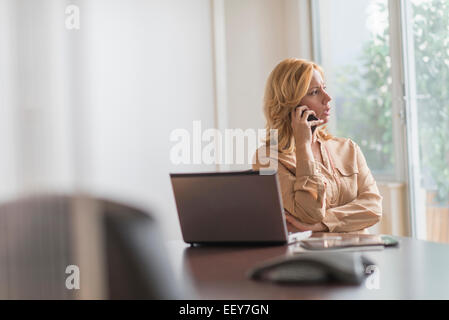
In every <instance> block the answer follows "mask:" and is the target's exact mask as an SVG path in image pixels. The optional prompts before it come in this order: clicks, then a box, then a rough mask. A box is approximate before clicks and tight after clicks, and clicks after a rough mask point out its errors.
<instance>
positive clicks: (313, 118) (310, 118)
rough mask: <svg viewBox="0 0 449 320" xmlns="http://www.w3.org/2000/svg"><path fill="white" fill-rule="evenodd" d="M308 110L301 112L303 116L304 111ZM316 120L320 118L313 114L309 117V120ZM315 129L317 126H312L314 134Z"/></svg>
mask: <svg viewBox="0 0 449 320" xmlns="http://www.w3.org/2000/svg"><path fill="white" fill-rule="evenodd" d="M306 111H307V110H304V111H303V112H302V113H301V117H302V115H303V114H304V112H306ZM315 120H318V118H317V117H315V116H314V115H313V114H311V115H310V116H308V117H307V121H315ZM315 129H316V126H312V134H313V133H314V132H315Z"/></svg>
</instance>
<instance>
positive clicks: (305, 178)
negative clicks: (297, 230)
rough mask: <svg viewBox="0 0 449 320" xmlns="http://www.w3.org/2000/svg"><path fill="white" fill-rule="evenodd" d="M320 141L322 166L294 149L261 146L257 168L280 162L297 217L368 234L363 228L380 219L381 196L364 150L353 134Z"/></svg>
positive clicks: (285, 193)
mask: <svg viewBox="0 0 449 320" xmlns="http://www.w3.org/2000/svg"><path fill="white" fill-rule="evenodd" d="M318 141H319V142H320V143H319V145H320V151H321V155H322V158H323V162H324V165H323V164H322V163H321V162H318V161H308V160H301V161H300V162H299V163H297V162H296V154H295V153H294V152H293V153H290V154H285V153H279V152H277V149H275V148H270V149H268V148H266V147H261V148H259V149H258V150H257V152H256V157H255V160H254V161H253V163H254V164H253V169H254V170H260V169H263V168H267V167H268V166H270V168H276V167H277V172H278V178H279V183H280V186H281V192H282V202H283V205H284V209H285V210H286V211H288V213H290V214H291V215H293V216H294V217H296V218H297V219H298V220H299V221H301V222H303V223H307V224H315V223H318V222H322V223H323V224H325V225H326V226H327V227H328V229H329V232H355V233H366V229H365V228H368V227H370V226H372V225H374V224H376V223H377V222H379V221H380V219H381V216H382V197H381V196H380V194H379V190H378V188H377V185H376V181H375V180H374V178H373V176H372V174H371V172H370V170H369V168H368V166H367V164H366V160H365V157H364V156H363V154H362V151H361V150H360V148H359V146H358V145H357V144H356V143H355V142H353V141H352V140H350V139H342V138H335V137H334V138H331V139H329V140H323V139H321V138H318ZM268 151H271V154H268V153H269V152H268ZM296 166H299V168H298V169H299V170H298V171H297V170H296ZM297 172H298V173H299V174H298V176H296V173H297Z"/></svg>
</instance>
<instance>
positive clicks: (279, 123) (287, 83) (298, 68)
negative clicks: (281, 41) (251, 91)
mask: <svg viewBox="0 0 449 320" xmlns="http://www.w3.org/2000/svg"><path fill="white" fill-rule="evenodd" d="M313 70H317V71H318V72H319V73H320V74H321V76H322V77H323V78H324V72H323V70H322V69H321V68H320V67H319V66H318V65H317V64H315V63H313V62H311V61H307V60H301V59H293V58H291V59H285V60H283V61H281V62H280V63H279V64H278V65H277V66H276V67H275V68H274V69H273V71H271V73H270V76H269V77H268V80H267V84H266V87H265V95H264V107H263V110H264V114H265V118H266V121H267V123H266V129H267V135H266V141H265V143H266V145H267V146H269V145H270V144H271V143H272V142H271V138H272V137H271V133H270V129H277V130H278V150H279V151H280V152H283V153H291V152H294V150H295V139H294V136H293V128H292V126H291V118H290V113H291V112H292V111H293V109H294V108H295V107H297V106H299V103H300V101H301V100H302V98H304V96H305V95H306V94H307V90H308V89H309V85H310V82H311V80H312V76H313ZM317 135H318V136H319V137H321V138H323V139H325V140H328V139H331V138H332V136H331V135H330V134H329V133H327V132H326V131H325V128H319V129H318V131H317Z"/></svg>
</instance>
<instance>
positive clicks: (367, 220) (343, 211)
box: [322, 143, 382, 232]
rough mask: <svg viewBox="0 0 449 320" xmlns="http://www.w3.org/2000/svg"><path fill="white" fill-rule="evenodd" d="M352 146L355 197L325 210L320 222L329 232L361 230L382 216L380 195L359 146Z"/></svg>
mask: <svg viewBox="0 0 449 320" xmlns="http://www.w3.org/2000/svg"><path fill="white" fill-rule="evenodd" d="M354 146H355V148H356V155H357V166H358V170H359V173H358V176H357V198H356V199H354V200H353V201H351V202H349V203H347V204H345V205H343V206H339V207H335V208H329V209H327V210H326V214H325V217H324V219H323V221H322V222H323V223H324V224H325V225H326V226H327V227H328V228H329V232H352V231H357V230H362V229H365V228H368V227H371V226H372V225H374V224H376V223H377V222H379V221H380V219H381V217H382V196H381V195H380V194H379V190H378V188H377V184H376V181H375V180H374V177H373V176H372V174H371V171H370V170H369V168H368V165H367V164H366V160H365V157H364V156H363V153H362V151H361V150H360V147H359V146H358V145H357V144H355V143H354Z"/></svg>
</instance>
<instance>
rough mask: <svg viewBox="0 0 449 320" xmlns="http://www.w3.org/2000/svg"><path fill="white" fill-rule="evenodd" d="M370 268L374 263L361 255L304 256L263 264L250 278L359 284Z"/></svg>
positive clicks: (308, 254)
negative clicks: (367, 268) (368, 267)
mask: <svg viewBox="0 0 449 320" xmlns="http://www.w3.org/2000/svg"><path fill="white" fill-rule="evenodd" d="M368 265H374V263H373V262H372V261H370V260H369V259H368V258H366V257H365V256H363V255H361V254H360V253H358V252H338V253H337V252H325V253H323V252H320V253H302V254H300V255H296V256H288V257H282V258H278V259H275V260H273V261H269V262H266V263H263V264H262V265H259V266H256V267H255V268H253V269H252V270H251V271H250V272H249V274H248V276H249V277H250V278H251V279H254V280H261V281H272V282H279V283H328V282H337V283H345V284H360V283H362V282H363V281H364V279H365V276H366V274H365V270H366V267H367V266H368Z"/></svg>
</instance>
